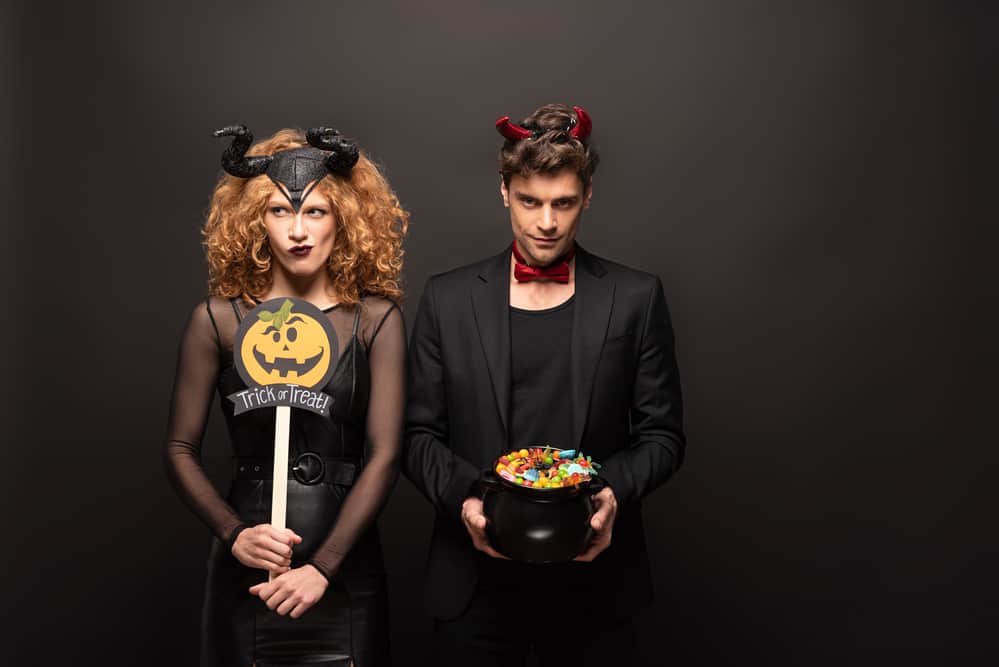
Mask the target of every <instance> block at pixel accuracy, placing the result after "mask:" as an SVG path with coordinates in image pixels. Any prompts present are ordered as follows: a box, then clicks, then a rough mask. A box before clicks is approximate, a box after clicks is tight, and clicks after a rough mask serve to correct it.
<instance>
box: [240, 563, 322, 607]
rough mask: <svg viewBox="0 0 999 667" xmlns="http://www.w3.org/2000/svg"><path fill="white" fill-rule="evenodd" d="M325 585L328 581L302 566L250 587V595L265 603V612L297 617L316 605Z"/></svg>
mask: <svg viewBox="0 0 999 667" xmlns="http://www.w3.org/2000/svg"><path fill="white" fill-rule="evenodd" d="M327 586H329V582H328V581H326V577H324V576H323V575H322V574H320V573H319V570H317V569H316V568H315V567H314V566H312V565H303V566H302V567H296V568H294V569H292V570H288V571H287V572H285V573H284V574H281V575H279V576H277V577H274V580H273V581H269V582H267V581H265V582H261V583H259V584H256V585H254V586H250V593H252V594H253V595H256V596H258V597H259V598H260V599H261V600H263V601H264V602H265V603H267V608H268V609H271V610H273V611H276V612H277V613H278V614H280V615H281V616H284V615H286V614H287V615H289V616H291V617H292V618H298V617H299V616H301V615H302V614H304V613H305V612H306V611H308V610H309V607H311V606H312V605H314V604H315V603H317V602H319V600H320V598H322V597H323V594H324V593H325V592H326V587H327Z"/></svg>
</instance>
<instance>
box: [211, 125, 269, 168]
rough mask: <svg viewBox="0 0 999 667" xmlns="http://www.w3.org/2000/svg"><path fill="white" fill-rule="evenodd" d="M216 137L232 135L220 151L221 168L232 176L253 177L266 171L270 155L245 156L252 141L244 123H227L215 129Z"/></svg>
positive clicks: (250, 133) (251, 136) (251, 134)
mask: <svg viewBox="0 0 999 667" xmlns="http://www.w3.org/2000/svg"><path fill="white" fill-rule="evenodd" d="M214 135H215V136H216V137H232V143H231V144H229V147H228V148H226V149H225V151H224V152H223V153H222V168H223V169H225V170H226V172H228V173H230V174H232V175H233V176H239V177H240V178H253V177H254V176H260V175H261V174H263V173H264V172H266V171H267V167H268V166H270V164H271V162H272V161H273V160H274V158H273V157H271V156H270V155H260V156H257V157H250V158H248V157H246V151H247V150H249V148H250V144H252V143H253V133H252V132H250V131H249V130H248V129H246V126H245V125H228V126H226V127H223V128H222V129H220V130H215V132H214Z"/></svg>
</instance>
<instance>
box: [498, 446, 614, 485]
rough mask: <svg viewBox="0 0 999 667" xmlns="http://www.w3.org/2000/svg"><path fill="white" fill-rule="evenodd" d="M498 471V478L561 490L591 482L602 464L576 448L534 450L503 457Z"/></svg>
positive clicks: (500, 458) (519, 483)
mask: <svg viewBox="0 0 999 667" xmlns="http://www.w3.org/2000/svg"><path fill="white" fill-rule="evenodd" d="M495 468H496V474H497V475H499V476H500V477H502V478H503V479H505V480H507V481H510V482H513V483H514V484H518V485H520V486H527V487H531V488H536V489H559V488H562V487H565V486H573V485H576V484H582V483H583V482H588V481H590V479H591V478H592V477H594V476H595V475H597V474H598V473H597V471H598V470H599V469H600V464H599V463H594V462H593V459H592V458H591V457H589V456H584V455H583V453H582V452H578V453H577V452H576V450H574V449H554V448H552V447H545V448H541V447H532V448H530V449H519V450H513V451H511V452H510V453H508V454H504V455H503V456H500V457H499V458H498V459H496V466H495Z"/></svg>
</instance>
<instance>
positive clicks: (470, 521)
mask: <svg viewBox="0 0 999 667" xmlns="http://www.w3.org/2000/svg"><path fill="white" fill-rule="evenodd" d="M461 520H462V521H463V522H464V523H465V530H467V531H468V535H469V537H471V538H472V544H473V545H475V548H476V549H478V550H479V551H481V552H482V553H485V554H489V555H490V556H492V557H493V558H503V559H505V560H510V559H509V558H507V557H506V556H504V555H503V554H501V553H500V552H498V551H496V550H495V549H493V548H492V547H491V546H490V545H489V538H488V537H486V524H487V523H489V519H487V518H486V515H485V514H483V513H482V500H480V499H479V498H475V497H471V496H470V497H468V498H465V502H463V503H462V504H461Z"/></svg>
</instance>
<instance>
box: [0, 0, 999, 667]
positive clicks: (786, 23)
mask: <svg viewBox="0 0 999 667" xmlns="http://www.w3.org/2000/svg"><path fill="white" fill-rule="evenodd" d="M279 4H283V5H286V6H285V8H284V10H283V11H281V10H280V9H279ZM986 4H987V3H980V4H972V3H955V2H936V3H934V2H915V1H913V2H864V1H862V0H857V1H853V2H803V1H800V0H799V1H791V0H788V1H782V2H767V3H750V2H737V1H732V2H721V1H717V2H692V1H686V2H684V1H668V2H645V3H639V2H627V1H618V2H614V3H599V2H583V1H576V2H559V3H555V2H551V3H529V2H522V1H519V0H508V1H507V2H505V3H469V2H460V1H457V0H448V1H446V2H432V3H410V2H383V3H359V2H353V3H347V2H295V3H264V2H228V3H202V2H172V3H158V6H155V7H154V6H151V5H148V4H146V3H131V2H105V3H99V4H98V3H93V4H92V3H77V4H75V5H69V6H66V7H62V8H59V9H56V7H54V6H52V5H49V4H45V3H33V4H31V6H30V7H29V6H28V3H25V2H20V3H13V4H10V3H8V4H7V5H5V8H4V10H3V13H2V17H3V21H2V23H3V28H2V31H3V32H2V34H3V39H2V40H0V42H2V44H3V46H2V47H0V56H2V57H0V61H2V62H3V65H2V67H0V72H2V75H3V81H4V95H3V98H4V101H3V102H2V105H0V107H2V113H3V124H2V129H0V132H2V140H3V141H2V143H3V144H4V145H5V146H7V147H8V152H7V153H8V155H9V156H10V159H8V160H5V161H4V162H5V164H3V166H2V173H0V176H2V180H3V182H4V192H5V197H4V204H5V208H4V209H3V210H4V213H5V215H6V221H5V227H6V229H5V237H6V239H7V246H6V247H7V250H6V255H7V261H6V262H5V263H4V264H5V267H4V277H5V278H6V280H5V281H4V283H5V285H13V289H8V291H9V295H8V298H7V299H6V300H5V302H6V303H8V304H9V306H8V308H9V309H8V310H6V312H5V315H4V317H3V320H2V321H3V323H4V327H3V329H4V330H5V338H6V339H8V340H9V342H8V343H7V344H6V345H5V346H4V347H5V349H6V350H8V352H7V353H6V354H4V355H0V356H3V357H4V362H3V363H4V366H3V370H4V371H5V372H6V374H7V376H8V378H9V381H8V382H7V386H6V387H5V389H4V395H3V398H4V403H5V406H6V409H7V410H8V411H9V412H10V415H9V417H8V419H6V420H5V423H7V424H9V425H10V426H9V427H8V430H7V431H6V432H5V433H4V434H3V442H4V444H5V446H6V447H5V450H6V452H7V453H8V456H7V460H6V463H5V465H4V466H3V469H4V470H5V471H6V473H7V474H6V475H5V477H6V480H7V484H6V485H5V488H6V489H7V491H5V499H4V500H5V502H4V503H3V504H4V507H5V515H6V517H5V519H4V527H5V530H4V532H5V533H7V535H8V537H7V539H5V540H4V541H3V543H4V544H5V548H4V551H5V552H6V555H7V556H8V559H7V562H8V564H7V566H6V567H5V568H4V579H5V580H7V583H5V585H4V587H3V593H4V595H5V597H6V598H7V599H6V600H5V603H4V605H3V607H4V613H5V615H6V619H5V620H6V623H5V628H7V629H8V631H10V633H11V635H12V637H13V638H15V639H16V640H17V641H16V642H15V643H14V658H16V659H15V660H13V662H12V663H11V664H18V665H28V664H37V665H50V664H59V663H61V662H63V661H69V660H73V661H74V662H76V661H77V660H79V659H87V660H90V659H95V660H99V661H100V662H101V663H102V664H114V665H136V664H143V665H150V666H152V665H191V664H194V662H195V658H196V655H197V633H198V614H199V607H200V594H201V593H200V591H201V585H202V579H203V574H204V562H205V558H206V555H207V546H208V541H209V536H208V533H207V531H206V530H205V529H204V528H203V527H202V526H201V525H200V524H199V523H198V522H197V521H196V520H195V519H194V518H193V516H192V515H190V514H189V513H188V512H187V511H186V510H185V509H184V507H183V506H182V505H181V504H180V502H179V501H178V500H177V498H176V497H175V496H174V495H173V493H172V491H171V490H170V488H169V486H168V484H167V482H166V479H165V477H164V474H163V471H162V466H161V463H160V448H161V446H162V439H163V436H164V430H165V420H166V413H167V404H168V400H169V392H170V387H171V383H172V373H173V367H174V361H175V356H174V355H175V351H176V343H177V339H178V335H179V333H180V331H181V328H182V326H183V324H184V321H185V317H186V315H187V313H188V312H189V310H190V308H191V307H192V305H193V304H194V303H195V301H196V300H198V299H199V298H200V297H201V296H202V295H203V293H204V291H205V281H206V272H205V266H204V261H203V256H202V250H201V247H200V242H199V241H200V237H199V226H200V225H201V223H202V221H203V215H204V212H205V209H206V206H207V202H208V197H209V194H210V191H211V188H212V185H213V184H214V182H215V179H216V178H217V176H218V173H219V167H218V158H219V154H220V151H221V150H222V148H223V145H224V142H220V141H218V140H215V139H212V138H211V135H210V133H211V130H213V129H214V128H216V127H219V126H221V125H224V124H229V123H233V122H243V123H246V124H247V125H249V126H250V127H251V128H252V129H253V130H254V131H255V133H256V134H257V136H261V137H262V136H266V135H268V134H270V133H271V132H273V131H275V130H277V129H279V128H281V127H284V126H299V127H309V126H313V125H319V124H330V125H333V126H335V127H338V128H340V129H342V130H343V131H344V132H345V133H347V134H348V135H350V136H352V137H354V138H356V139H357V140H358V141H359V142H360V144H361V145H362V146H363V147H364V148H365V149H366V150H367V151H368V152H369V153H370V154H372V155H373V156H374V157H375V158H376V159H377V160H378V161H380V162H381V163H383V164H384V165H385V166H386V169H387V171H388V175H389V177H390V179H391V181H392V183H393V184H394V186H395V187H396V189H397V191H398V193H399V195H400V197H401V199H402V201H403V203H404V204H405V206H406V207H407V208H408V209H409V210H410V211H411V212H412V227H411V232H410V235H409V239H408V242H407V264H406V283H407V285H408V298H407V300H406V303H405V307H406V311H407V314H408V316H409V318H410V321H411V317H412V314H413V313H414V312H415V308H416V304H417V303H418V300H419V297H420V291H421V289H422V286H423V283H424V281H425V279H426V278H427V276H428V275H430V274H431V273H433V272H436V271H440V270H444V269H447V268H450V267H453V266H455V265H458V264H461V263H465V262H467V261H471V260H473V259H477V258H479V257H482V256H484V255H486V254H491V253H493V252H496V251H498V250H499V249H500V248H501V247H502V246H503V245H504V244H505V243H507V242H508V239H509V227H508V224H509V223H508V221H507V219H506V215H505V210H504V209H503V208H502V206H501V202H500V198H499V195H498V192H497V186H498V177H497V175H496V167H495V161H494V160H495V152H496V149H497V148H498V145H499V141H500V140H499V137H498V135H496V133H495V132H494V131H493V129H492V123H493V121H494V119H495V118H496V117H497V116H500V115H503V114H510V115H511V116H513V117H514V118H520V117H522V116H524V115H526V114H527V113H528V112H530V111H531V110H532V109H533V108H534V107H535V106H537V105H538V104H541V103H545V102H549V101H561V102H566V103H569V104H579V105H582V106H585V107H586V108H587V110H589V111H590V112H591V114H592V116H593V118H594V121H595V123H594V125H595V135H594V136H595V140H596V141H597V142H598V145H599V146H600V148H601V149H602V153H603V162H602V164H601V167H600V170H599V171H598V173H597V177H596V181H595V196H594V200H593V206H592V207H591V209H590V210H589V211H588V213H587V214H586V216H585V218H584V221H583V227H582V231H581V235H580V239H581V241H582V243H583V244H584V245H585V246H586V247H587V248H589V249H590V250H592V251H595V252H597V253H598V254H601V255H604V256H607V257H610V258H613V259H616V260H619V261H622V262H625V263H627V264H630V265H633V266H636V267H639V268H642V269H646V270H649V271H654V272H656V273H658V274H660V275H661V276H662V278H663V282H664V284H665V286H666V291H667V298H668V299H669V302H670V305H671V308H672V311H673V317H674V322H675V327H676V334H677V339H678V344H679V357H680V363H681V369H682V373H683V380H684V390H685V398H686V404H687V409H688V435H689V441H690V445H689V456H688V461H687V464H686V466H685V468H684V469H683V470H682V471H681V472H680V473H679V474H678V475H677V476H676V477H675V478H674V479H673V480H672V481H671V482H670V483H669V484H668V485H667V486H666V487H664V488H663V489H661V490H659V491H658V492H656V493H655V494H654V495H652V496H651V497H650V498H649V499H648V501H647V507H646V523H647V528H648V533H649V539H650V550H651V555H652V558H653V560H654V563H655V574H656V587H657V595H658V600H659V603H658V605H657V606H656V607H655V608H654V609H652V610H649V611H647V612H644V613H643V614H642V615H641V616H640V623H641V627H642V629H643V630H644V633H643V635H642V643H643V645H642V651H643V655H645V656H646V659H647V661H648V662H649V664H666V663H667V661H668V662H671V663H672V664H684V665H687V664H697V665H723V664H742V663H744V662H746V661H750V660H752V661H761V660H766V661H767V662H768V663H770V664H787V665H801V664H808V665H818V664H830V665H842V664H851V665H852V664H857V665H861V664H863V665H868V664H871V665H873V664H881V663H885V662H889V661H890V662H895V661H899V662H900V661H902V660H905V661H906V662H908V663H910V664H911V663H922V662H924V661H931V660H936V659H943V658H947V657H954V656H961V657H964V658H966V659H967V658H974V659H975V660H968V661H966V662H965V664H969V663H971V662H977V663H979V664H985V663H986V660H987V656H988V655H989V654H990V653H991V657H992V659H993V660H994V659H995V657H996V654H997V651H996V645H995V640H994V639H993V638H992V637H994V635H992V634H991V632H990V631H991V630H993V629H994V628H993V626H994V622H993V616H994V607H995V601H996V597H997V592H999V590H997V589H999V587H997V577H996V575H995V573H994V566H995V563H996V560H997V556H999V539H997V537H996V530H995V525H996V524H995V505H996V503H995V490H994V489H995V484H994V482H993V479H992V478H993V476H994V471H995V470H996V465H997V463H999V456H997V453H996V437H995V428H994V427H993V426H992V423H991V420H990V419H988V418H987V417H988V415H987V413H986V410H987V407H991V403H992V402H993V400H994V399H995V397H996V392H995V391H994V388H993V387H994V384H992V383H991V382H988V380H990V379H991V377H992V373H993V372H994V371H995V370H996V364H995V355H994V354H993V353H992V352H993V348H994V341H995V340H996V338H995V335H994V334H995V317H994V315H993V311H994V308H995V304H996V300H995V289H994V282H995V279H994V275H993V274H994V272H993V271H988V270H987V266H988V265H990V264H988V263H987V262H988V261H989V260H993V256H994V254H995V253H994V250H995V247H996V244H995V241H996V235H995V232H994V226H995V222H996V217H995V215H994V213H995V206H994V196H992V195H991V193H989V192H987V190H989V186H991V185H992V181H993V180H994V176H995V160H994V155H995V151H994V150H993V149H992V147H994V143H990V141H991V140H990V139H988V137H991V136H992V135H991V133H986V132H984V128H985V124H986V121H987V120H992V121H993V122H994V119H995V117H996V116H995V114H994V113H992V111H991V109H992V107H990V106H988V104H987V103H988V102H991V101H992V92H993V91H994V88H995V74H994V73H995V65H996V61H995V58H994V52H993V51H991V47H987V46H986V41H987V38H994V36H995V34H996V31H995V24H994V22H992V21H991V20H990V19H991V18H992V17H991V16H988V15H987V12H986V11H984V9H983V7H985V5H986ZM987 212H990V213H991V214H987ZM993 261H994V260H993ZM207 442H208V443H209V444H208V446H207V456H208V460H207V465H208V467H209V470H210V471H211V473H212V475H213V476H214V477H215V478H216V479H218V480H219V481H220V482H221V481H222V480H223V479H224V472H225V469H226V460H227V456H228V455H229V452H228V445H227V444H226V440H225V436H224V431H223V429H222V428H221V424H220V421H219V420H218V418H217V415H216V417H215V418H213V422H212V424H211V426H210V429H209V433H208V436H207ZM430 520H431V513H430V510H429V505H428V504H426V503H425V502H423V500H422V499H421V498H420V496H419V495H418V494H417V493H416V492H415V490H414V489H413V487H412V486H411V485H410V484H409V482H407V481H400V483H399V485H398V486H397V488H396V490H395V492H394V495H393V496H392V499H391V501H390V503H389V505H388V507H387V509H386V510H385V512H384V515H383V517H382V519H381V526H382V531H383V535H384V537H385V545H386V551H387V558H388V563H389V567H390V571H391V582H390V583H391V587H392V589H391V590H392V600H393V623H394V627H393V631H394V648H395V652H396V655H397V659H398V662H399V663H400V664H402V665H416V664H420V663H421V662H423V661H429V660H431V659H432V656H433V648H432V646H431V645H430V642H429V638H428V637H427V635H426V634H425V633H426V631H427V629H428V628H429V620H428V619H427V618H426V616H425V615H424V614H423V612H422V609H421V606H420V604H421V603H420V583H421V572H422V566H423V562H424V558H425V553H426V545H427V541H428V532H429V527H430ZM575 609H576V605H575V604H570V605H567V607H565V608H562V607H559V606H557V605H553V606H550V607H543V608H540V609H532V616H535V617H537V618H542V619H544V620H545V621H546V622H552V621H555V620H558V619H562V618H571V614H572V613H574V610H575Z"/></svg>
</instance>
